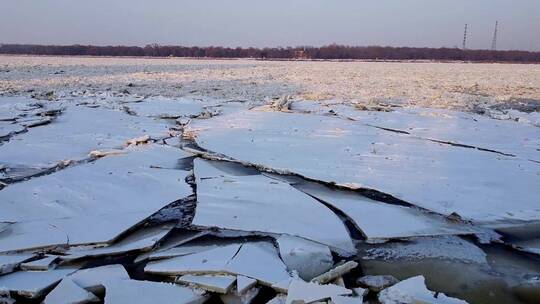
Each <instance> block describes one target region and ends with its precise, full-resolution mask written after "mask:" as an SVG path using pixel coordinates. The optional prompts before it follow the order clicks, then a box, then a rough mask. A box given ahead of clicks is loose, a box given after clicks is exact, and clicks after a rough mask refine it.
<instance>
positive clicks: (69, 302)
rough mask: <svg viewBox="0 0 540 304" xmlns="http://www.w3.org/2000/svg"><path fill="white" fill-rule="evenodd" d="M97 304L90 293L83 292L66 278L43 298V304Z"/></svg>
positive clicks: (96, 300)
mask: <svg viewBox="0 0 540 304" xmlns="http://www.w3.org/2000/svg"><path fill="white" fill-rule="evenodd" d="M89 302H99V299H98V298H97V297H96V296H95V295H94V294H92V293H90V292H88V291H86V290H84V289H83V288H81V287H80V286H78V285H77V284H75V283H73V281H72V280H71V279H70V278H69V277H66V278H64V279H62V281H61V282H60V283H59V284H58V285H57V286H56V287H55V288H54V289H53V290H52V291H51V292H50V293H49V294H48V295H47V296H46V297H45V301H44V302H43V303H44V304H83V303H89Z"/></svg>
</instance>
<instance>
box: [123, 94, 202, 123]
mask: <svg viewBox="0 0 540 304" xmlns="http://www.w3.org/2000/svg"><path fill="white" fill-rule="evenodd" d="M207 105H209V104H205V103H203V102H202V101H200V100H195V99H186V98H179V99H169V98H164V97H152V98H148V99H145V100H143V101H141V102H135V103H126V104H124V107H125V108H127V110H128V111H129V112H132V113H134V114H136V115H139V116H148V117H157V118H179V117H195V116H198V115H200V114H201V113H202V112H203V111H204V106H207Z"/></svg>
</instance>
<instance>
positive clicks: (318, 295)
mask: <svg viewBox="0 0 540 304" xmlns="http://www.w3.org/2000/svg"><path fill="white" fill-rule="evenodd" d="M349 294H352V291H351V290H349V289H346V288H343V287H341V286H337V285H332V284H330V285H319V284H316V283H307V282H304V281H302V280H293V281H292V282H291V285H290V286H289V293H288V294H287V300H286V302H285V303H287V304H291V303H296V301H303V303H311V302H315V301H320V300H326V299H329V298H331V297H334V296H342V295H349Z"/></svg>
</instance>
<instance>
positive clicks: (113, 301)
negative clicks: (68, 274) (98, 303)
mask: <svg viewBox="0 0 540 304" xmlns="http://www.w3.org/2000/svg"><path fill="white" fill-rule="evenodd" d="M105 288H106V293H105V303H110V304H155V303H160V304H169V303H170V304H178V303H183V304H199V303H201V304H202V303H204V302H205V300H206V299H207V296H206V295H204V294H202V293H199V292H198V291H194V290H191V289H190V288H187V287H183V286H179V285H177V284H171V283H161V282H150V281H135V280H109V281H106V282H105Z"/></svg>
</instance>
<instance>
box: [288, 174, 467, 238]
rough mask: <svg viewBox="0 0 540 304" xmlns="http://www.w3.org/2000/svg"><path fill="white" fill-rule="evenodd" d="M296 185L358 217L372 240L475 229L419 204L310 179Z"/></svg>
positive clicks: (459, 232)
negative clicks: (388, 199) (384, 199)
mask: <svg viewBox="0 0 540 304" xmlns="http://www.w3.org/2000/svg"><path fill="white" fill-rule="evenodd" d="M295 188H297V189H299V190H301V191H303V192H305V193H307V194H309V195H312V196H314V197H317V198H319V199H320V200H322V201H324V202H326V203H328V204H330V205H332V206H334V207H335V208H337V209H339V210H341V211H342V212H343V213H345V214H346V215H347V216H348V217H349V218H351V219H352V220H353V221H354V223H355V224H356V226H357V227H358V228H359V229H360V230H361V231H362V232H363V233H364V234H365V236H366V237H367V240H368V241H375V242H376V241H379V240H385V239H390V238H404V237H413V236H435V235H449V234H467V233H472V232H474V231H475V229H474V228H473V227H472V226H469V225H466V224H463V223H454V222H451V221H449V220H447V219H445V218H444V217H442V216H438V215H434V214H429V213H428V212H424V211H421V210H418V209H416V208H409V207H405V206H399V205H392V204H386V203H382V202H377V201H374V200H371V199H369V198H367V197H364V196H361V195H359V194H357V193H353V192H346V191H336V190H332V189H329V188H326V187H323V186H320V185H313V184H309V183H306V184H297V185H295ZM397 219H399V220H397Z"/></svg>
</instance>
